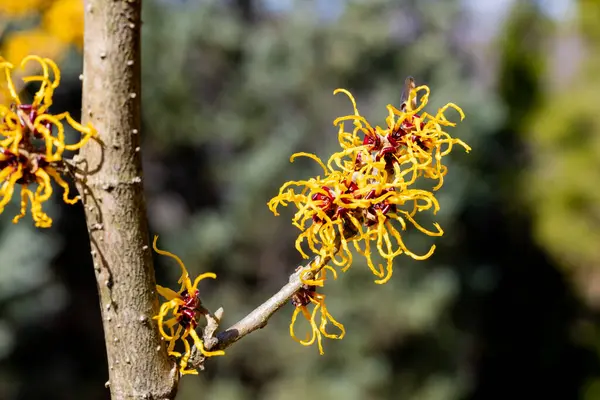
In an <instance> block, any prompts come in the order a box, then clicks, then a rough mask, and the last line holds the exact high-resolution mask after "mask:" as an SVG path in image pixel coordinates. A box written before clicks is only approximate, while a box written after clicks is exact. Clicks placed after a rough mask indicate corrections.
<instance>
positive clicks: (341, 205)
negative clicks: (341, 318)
mask: <svg viewBox="0 0 600 400" xmlns="http://www.w3.org/2000/svg"><path fill="white" fill-rule="evenodd" d="M337 93H343V94H345V95H346V96H348V98H349V99H350V101H351V102H352V106H353V110H354V112H353V114H352V115H348V116H344V117H340V118H337V119H336V120H335V121H334V125H336V126H337V127H338V129H339V131H338V142H339V145H340V148H341V149H340V151H338V152H336V153H334V154H333V155H331V156H330V157H329V160H328V161H327V163H324V162H323V161H321V159H320V158H319V157H317V156H316V155H314V154H310V153H296V154H294V155H293V156H292V157H291V160H290V161H292V162H293V161H294V159H295V158H297V157H309V158H311V159H313V160H314V161H316V162H317V163H318V164H319V165H320V166H321V168H322V169H323V174H322V175H319V176H317V177H313V178H310V179H308V180H299V181H291V182H287V183H285V184H284V185H283V186H282V187H281V188H280V190H279V194H278V195H277V196H275V197H274V198H273V199H272V200H271V201H270V202H269V204H268V205H269V208H270V209H271V211H272V212H273V213H274V214H275V215H278V211H277V208H278V207H279V206H287V205H288V204H290V203H293V204H294V205H295V207H296V208H297V212H296V214H295V215H294V217H293V219H292V222H293V224H294V225H295V226H296V227H297V228H298V229H299V230H300V231H301V233H300V234H299V236H298V239H297V240H296V248H297V250H298V251H299V252H300V254H301V255H302V256H303V257H304V258H310V256H309V253H310V254H312V255H318V256H320V259H321V260H330V263H331V264H333V265H334V266H335V267H337V268H339V269H340V270H341V271H342V272H345V271H347V270H348V268H350V266H351V265H352V261H353V257H354V254H353V253H354V252H356V253H357V254H359V255H360V256H362V257H364V258H365V260H366V263H367V265H368V267H369V268H370V270H371V271H372V273H373V274H374V275H375V276H376V280H375V282H376V283H378V284H383V283H386V282H387V281H388V280H389V279H390V278H391V276H392V272H393V261H394V259H395V258H396V257H397V256H399V255H401V254H405V255H407V256H409V257H411V258H413V259H416V260H424V259H427V258H428V257H430V256H431V255H432V254H433V252H434V250H435V245H432V246H431V247H430V249H429V251H427V252H426V253H425V254H416V253H414V252H412V251H411V250H409V249H408V248H407V246H406V245H405V243H404V241H403V239H402V234H401V232H403V231H405V230H407V229H408V228H409V227H410V226H412V227H413V228H416V229H417V230H419V231H421V232H422V233H424V234H425V235H428V236H442V235H443V231H442V228H441V227H440V226H439V225H438V224H437V223H434V224H433V227H432V228H426V227H424V226H422V225H421V224H419V222H417V214H418V213H422V212H424V211H432V213H433V214H435V213H436V212H437V211H438V210H439V204H438V201H437V199H436V197H435V194H434V192H435V191H436V190H438V189H439V188H440V187H441V186H442V185H443V183H444V176H445V175H446V173H447V167H446V166H445V165H444V164H443V162H442V161H443V158H444V156H446V155H448V154H449V153H450V152H451V151H452V149H453V146H454V145H460V146H462V147H463V148H464V149H466V150H467V151H469V150H470V147H469V146H468V145H466V144H465V143H464V142H462V141H461V140H459V139H456V138H453V137H451V136H450V135H449V134H448V133H447V132H445V131H444V128H445V127H453V126H455V125H456V124H455V123H454V122H451V121H449V120H448V119H447V118H446V115H445V114H446V113H447V111H448V110H449V109H454V110H455V111H457V112H458V114H459V116H460V118H461V120H462V118H464V114H463V112H462V110H461V109H460V108H459V107H458V106H456V105H455V104H453V103H449V104H446V105H445V106H444V107H442V108H440V109H439V110H438V111H437V113H436V114H435V115H433V114H428V113H427V112H425V111H424V110H423V109H424V107H425V106H426V105H427V102H428V99H429V88H428V87H427V86H419V87H416V86H415V84H414V80H412V78H408V79H407V81H406V87H405V92H404V95H403V98H404V101H403V102H402V104H401V106H400V108H396V107H395V106H393V105H388V106H387V111H388V117H387V118H386V125H385V127H380V126H372V125H371V124H370V123H369V122H368V121H367V120H366V119H365V118H364V117H363V116H361V115H360V113H359V111H358V108H357V105H356V101H355V100H354V97H353V96H352V94H350V92H348V91H346V90H344V89H337V90H336V91H334V94H337ZM347 122H352V125H353V129H352V130H351V131H350V132H349V131H347V130H346V126H345V123H347ZM426 180H429V181H432V182H433V184H432V187H431V190H426V189H421V188H417V187H416V184H418V183H420V182H423V181H426ZM350 243H352V247H353V248H351V247H350ZM373 249H375V250H376V253H377V256H378V257H380V258H381V259H382V260H383V261H384V264H380V263H376V262H375V261H374V260H373V255H374V250H373ZM322 268H323V265H322V264H321V263H313V264H311V268H310V270H307V271H305V273H304V274H302V276H301V279H302V280H303V283H304V284H305V285H306V286H305V288H304V289H303V290H301V292H302V293H310V294H311V296H309V298H310V299H311V300H310V301H311V302H312V303H315V302H317V303H318V304H319V305H320V308H321V309H322V310H323V313H324V318H325V319H327V318H330V316H329V314H328V313H327V312H326V308H325V305H324V296H323V295H318V296H315V295H314V290H312V289H311V288H312V287H316V286H323V284H324V279H321V278H319V276H320V275H319V271H320V270H321V269H322ZM328 268H331V269H333V268H332V267H328ZM314 274H317V275H316V278H314V279H310V277H311V276H312V275H314ZM302 296H303V295H301V297H302ZM304 303H307V302H306V301H302V302H298V301H296V302H295V305H296V312H295V313H294V318H293V320H292V324H293V323H294V320H295V317H296V315H297V314H298V313H299V312H303V314H304V315H305V317H306V319H307V320H309V321H311V324H312V325H313V327H314V326H315V323H314V315H309V314H308V313H306V311H305V309H304V308H303V307H304V306H305V304H304ZM317 303H315V304H317ZM298 310H301V311H298ZM315 310H316V308H315ZM332 322H333V320H332ZM336 326H337V325H336ZM323 327H324V324H323V323H322V324H321V327H320V330H319V331H320V333H322V334H323V335H324V336H326V337H329V336H327V335H326V334H325V332H324V330H323V329H322V328H323ZM291 329H292V328H291ZM313 331H314V329H313ZM292 336H293V335H292ZM311 343H312V341H305V342H302V344H305V345H309V344H311ZM320 348H321V347H320Z"/></svg>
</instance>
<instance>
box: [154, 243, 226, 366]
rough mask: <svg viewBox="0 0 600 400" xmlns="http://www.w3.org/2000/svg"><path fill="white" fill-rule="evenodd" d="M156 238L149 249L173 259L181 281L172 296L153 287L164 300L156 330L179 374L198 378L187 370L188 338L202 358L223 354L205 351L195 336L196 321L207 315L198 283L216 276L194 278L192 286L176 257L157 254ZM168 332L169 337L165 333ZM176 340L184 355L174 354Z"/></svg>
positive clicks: (163, 289) (188, 355) (208, 274)
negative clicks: (177, 364)
mask: <svg viewBox="0 0 600 400" xmlns="http://www.w3.org/2000/svg"><path fill="white" fill-rule="evenodd" d="M157 240H158V236H154V242H153V243H152V246H153V248H154V251H156V252H157V253H158V254H161V255H164V256H168V257H171V258H173V259H174V260H175V261H177V263H178V264H179V266H180V267H181V277H180V278H179V281H178V283H180V284H181V288H180V289H179V292H175V291H174V290H171V289H169V288H165V287H162V286H160V285H156V289H157V291H158V293H159V294H160V295H161V296H162V297H164V298H165V299H166V301H165V302H164V303H163V304H162V305H161V306H160V311H159V313H158V315H157V316H155V317H154V319H156V320H158V330H159V332H160V334H161V336H162V337H163V338H164V339H165V340H166V341H167V342H168V343H169V346H168V352H169V355H171V356H174V357H177V358H179V359H180V360H179V371H180V373H181V374H182V375H186V374H194V375H196V374H198V371H197V370H196V369H187V364H188V360H189V358H190V355H191V346H190V342H189V338H190V337H191V338H192V341H193V343H194V344H195V345H196V347H197V348H198V350H200V352H201V353H202V354H203V355H204V356H205V357H212V356H221V355H224V354H225V352H224V351H222V350H217V351H206V350H205V349H204V345H203V343H202V339H200V337H199V336H198V334H197V333H196V327H197V326H198V317H199V315H200V314H203V313H205V312H206V310H205V309H204V308H203V307H202V302H201V301H200V297H199V293H198V283H200V281H201V280H203V279H206V278H211V279H216V277H217V276H216V275H215V274H213V273H212V272H207V273H204V274H201V275H199V276H198V277H196V279H195V280H194V282H192V281H191V279H190V277H189V274H188V272H187V269H186V268H185V265H184V264H183V262H182V261H181V259H180V258H179V257H177V256H176V255H174V254H172V253H169V252H167V251H163V250H159V249H158V248H157V247H156V242H157ZM167 331H168V333H167ZM178 340H181V341H182V342H183V346H184V353H183V354H182V353H180V352H176V351H174V349H175V344H176V343H177V341H178Z"/></svg>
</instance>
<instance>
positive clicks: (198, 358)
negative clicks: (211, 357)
mask: <svg viewBox="0 0 600 400" xmlns="http://www.w3.org/2000/svg"><path fill="white" fill-rule="evenodd" d="M339 247H340V239H339V237H338V238H337V239H336V241H335V248H336V252H337V251H338V250H339ZM331 258H332V257H331V256H326V257H324V258H323V259H322V260H321V257H320V256H316V257H315V258H313V259H312V260H311V262H309V263H308V264H307V265H306V266H305V267H303V268H301V269H299V270H298V271H296V272H294V273H293V274H292V275H290V278H289V281H288V283H287V284H286V285H284V286H283V287H282V288H281V289H279V291H278V292H277V293H275V294H274V295H273V296H271V297H270V298H269V299H268V300H267V301H265V302H264V303H262V304H261V305H260V306H258V307H256V308H255V309H254V310H252V311H251V312H250V313H249V314H248V315H246V316H245V317H244V318H242V319H241V320H239V321H238V322H236V323H235V324H234V325H232V326H231V327H229V328H228V329H226V330H224V331H222V332H220V333H218V334H216V335H214V332H216V331H217V329H218V326H219V323H220V319H221V316H222V314H223V309H222V308H220V309H219V310H217V311H216V312H215V314H214V315H212V314H210V313H207V314H205V315H206V317H207V325H206V327H205V328H204V333H203V341H204V347H205V348H206V349H207V350H209V351H214V350H224V349H226V348H227V347H229V346H231V345H232V344H234V343H235V342H237V341H238V340H240V339H242V338H243V337H244V336H246V335H249V334H250V333H252V332H254V331H256V330H259V329H262V328H264V327H265V326H266V325H267V323H268V322H269V319H270V318H271V317H272V316H273V315H274V314H275V313H276V312H277V311H279V310H280V309H281V308H282V307H283V306H285V304H286V303H287V302H288V301H289V300H290V299H291V298H292V296H293V295H294V294H296V292H298V290H300V289H301V288H302V285H303V283H302V280H301V279H300V277H301V276H302V275H303V274H304V275H305V279H312V278H313V277H314V276H315V275H316V274H317V273H318V272H319V271H320V270H321V269H322V268H323V267H324V266H325V265H327V263H329V261H331ZM314 265H318V267H317V268H314ZM311 270H312V271H311ZM204 361H205V357H203V356H202V355H201V354H200V352H199V351H197V349H194V352H193V354H192V357H191V358H190V365H191V366H193V367H194V368H200V369H204Z"/></svg>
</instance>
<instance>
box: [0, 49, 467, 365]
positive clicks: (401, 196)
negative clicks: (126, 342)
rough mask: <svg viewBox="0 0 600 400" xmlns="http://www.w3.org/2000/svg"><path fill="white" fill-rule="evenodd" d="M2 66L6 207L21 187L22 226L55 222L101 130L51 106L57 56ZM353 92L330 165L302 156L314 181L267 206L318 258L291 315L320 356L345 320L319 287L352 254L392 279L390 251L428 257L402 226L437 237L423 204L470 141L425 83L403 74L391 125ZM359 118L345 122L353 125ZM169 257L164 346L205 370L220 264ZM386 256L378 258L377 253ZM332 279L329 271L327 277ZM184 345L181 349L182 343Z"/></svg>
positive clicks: (162, 313) (0, 157) (161, 326)
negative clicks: (453, 132)
mask: <svg viewBox="0 0 600 400" xmlns="http://www.w3.org/2000/svg"><path fill="white" fill-rule="evenodd" d="M18 69H20V70H21V71H36V72H34V73H33V74H29V73H25V74H23V73H21V74H20V75H19V74H16V70H18ZM0 73H1V74H2V76H3V78H4V82H5V87H3V88H2V90H3V91H4V92H5V93H6V95H5V98H7V99H9V101H8V102H4V103H0V214H1V213H2V212H3V211H4V208H5V206H6V205H7V204H8V203H9V202H10V201H11V199H12V198H13V195H14V193H15V191H16V189H19V190H20V212H19V214H18V215H16V216H14V218H13V222H14V223H17V222H18V221H19V220H20V219H21V218H22V217H24V216H25V215H26V214H27V212H28V210H30V213H31V216H32V219H33V221H34V223H35V225H36V226H37V227H44V228H45V227H50V226H51V225H52V219H51V218H50V217H49V216H48V215H47V214H46V213H45V212H44V211H43V204H44V203H45V202H46V201H48V200H49V199H50V197H51V196H52V195H53V193H54V189H53V182H54V183H56V184H57V185H58V186H59V187H61V188H62V189H63V195H62V198H63V200H64V201H65V202H66V203H68V204H74V203H76V202H77V201H78V200H79V197H78V196H75V197H72V196H70V193H69V185H68V183H67V182H66V180H65V179H64V176H65V175H66V174H68V173H69V171H70V165H71V164H69V163H68V162H67V160H65V159H64V155H65V152H66V151H74V150H78V149H80V148H81V147H82V146H83V145H84V144H85V143H86V142H87V141H89V139H90V138H92V137H95V136H97V132H96V130H95V129H94V127H93V126H92V125H90V124H88V125H85V126H84V125H82V124H80V123H78V122H77V121H75V120H74V119H73V118H72V117H71V116H70V115H69V113H59V114H53V113H52V111H51V107H52V104H53V95H54V91H55V90H56V88H57V87H58V86H59V84H60V70H59V68H58V66H57V65H56V64H55V62H54V61H52V60H51V59H48V58H43V57H39V56H33V55H31V56H27V57H25V58H24V59H23V60H22V61H21V62H20V64H19V66H18V67H15V66H14V65H13V64H11V63H10V62H8V61H6V60H4V59H2V58H0ZM16 75H17V76H19V77H20V80H21V81H22V85H20V86H19V87H24V86H26V85H29V84H33V85H38V88H37V91H35V94H34V95H33V98H32V99H31V100H30V101H25V100H23V99H22V98H21V96H19V91H18V89H17V85H16V84H15V80H16V79H15V76H16ZM338 93H341V94H344V95H346V96H347V97H348V98H349V99H350V101H351V104H352V107H353V113H352V114H350V115H347V116H343V117H340V118H337V119H336V120H335V121H334V125H335V126H337V127H338V142H339V146H340V149H339V151H337V152H335V153H334V154H332V155H331V156H330V157H329V159H328V160H327V161H326V162H324V161H322V160H321V159H320V158H319V157H317V156H316V155H314V154H310V153H296V154H294V155H293V156H292V158H291V161H293V160H294V159H295V158H297V157H308V158H311V159H312V160H314V161H315V162H316V163H318V164H319V165H320V167H321V168H322V170H323V173H322V174H321V175H318V176H316V177H312V178H309V179H306V180H298V181H291V182H287V183H285V184H284V185H283V186H282V187H281V189H280V191H279V194H278V195H277V196H275V197H274V198H273V199H271V201H270V202H269V203H268V206H269V208H270V209H271V211H272V212H273V213H274V214H275V215H278V207H279V206H287V205H290V204H293V205H294V206H295V207H296V209H297V211H296V213H295V215H294V217H293V218H292V223H293V225H294V226H296V227H297V228H298V229H299V230H300V233H299V235H298V238H297V240H296V248H297V250H298V252H299V253H300V254H301V256H302V257H304V258H307V259H308V258H311V257H314V260H313V261H312V262H311V263H310V264H309V268H306V269H302V273H301V275H300V279H301V281H302V286H301V287H300V289H299V290H298V291H297V292H296V293H295V294H294V295H293V296H292V298H291V301H292V304H293V305H294V307H295V309H294V312H293V315H292V318H291V323H290V328H289V329H290V335H291V337H292V338H293V339H294V340H296V341H298V342H299V343H301V344H302V345H304V346H310V345H312V344H314V343H317V346H318V350H319V353H320V354H323V353H324V350H323V343H322V341H323V337H325V338H329V339H342V338H343V337H344V335H345V333H346V331H345V328H344V325H343V324H342V323H340V322H338V321H337V320H336V319H335V318H334V317H333V316H332V314H331V313H330V311H329V309H328V307H327V305H326V302H325V298H326V296H325V295H324V294H323V293H322V289H323V287H324V286H325V283H326V282H329V281H331V280H332V279H333V280H335V279H337V278H338V275H339V274H340V273H344V272H346V271H348V270H349V268H350V267H351V265H352V263H353V259H354V257H356V254H358V255H359V256H361V257H363V258H364V259H365V260H366V263H367V265H368V267H369V269H370V270H371V272H372V273H373V274H374V275H375V278H376V279H375V283H377V284H384V283H386V282H388V281H389V280H390V278H391V277H392V273H393V264H394V260H395V259H396V258H397V257H398V256H401V255H403V254H404V255H407V256H409V257H411V258H413V259H416V260H425V259H427V258H429V257H430V256H431V255H432V254H433V253H434V251H435V245H434V244H432V245H431V247H430V249H429V251H427V252H425V253H424V254H416V253H414V252H412V251H411V250H410V249H409V248H408V247H407V246H406V244H405V243H404V240H403V233H404V232H405V231H406V230H407V229H408V228H409V227H413V228H415V229H417V230H419V231H420V232H422V233H423V234H425V235H427V236H431V237H436V236H442V235H443V230H442V228H441V226H440V225H439V224H437V223H434V224H433V226H431V227H425V226H423V225H421V224H420V223H419V222H418V220H419V215H420V214H421V213H423V212H430V213H432V214H434V215H435V214H436V213H437V211H438V210H439V208H440V205H439V203H438V201H437V199H436V196H435V192H436V191H437V190H438V189H439V188H441V187H442V185H443V183H444V176H445V175H446V174H447V172H448V169H447V167H446V166H445V165H444V163H443V161H444V157H445V156H447V155H448V154H449V153H450V152H451V151H452V150H453V148H454V146H455V145H458V146H460V147H462V148H464V149H465V150H467V151H469V150H470V148H469V146H468V145H466V144H465V143H463V142H462V141H461V140H459V139H456V138H453V137H452V136H450V134H449V133H447V132H446V131H445V129H446V128H448V127H454V126H455V125H456V123H455V122H452V121H451V120H449V119H448V118H447V117H446V113H447V112H448V111H450V109H452V110H454V111H455V113H456V114H457V115H458V116H459V117H460V119H461V120H462V118H464V114H463V112H462V110H461V109H460V108H459V107H458V106H456V105H455V104H453V103H448V104H446V105H445V106H444V107H442V108H440V109H439V110H437V112H436V113H435V114H429V113H428V112H426V111H425V110H424V108H425V106H426V105H427V102H428V98H429V88H428V87H427V86H419V87H416V86H415V85H414V81H413V80H412V79H408V80H407V84H406V88H405V93H404V95H403V97H404V101H403V102H402V104H401V105H400V107H399V108H396V107H395V106H393V105H388V106H387V110H388V117H387V118H386V121H385V122H386V123H385V126H384V127H381V126H378V125H376V126H373V125H372V124H370V123H369V122H368V121H367V120H366V119H365V118H364V117H363V116H361V115H360V113H359V111H358V107H357V105H356V101H355V99H354V97H353V96H352V94H350V92H348V91H346V90H344V89H337V90H336V91H335V92H334V94H338ZM348 123H350V124H351V125H352V128H351V129H349V130H348V129H347V124H348ZM65 125H69V126H70V127H72V128H73V129H74V130H75V131H77V132H78V133H79V134H80V138H79V140H78V141H76V142H75V143H72V144H69V143H67V142H66V141H65V140H66V138H65ZM423 181H430V182H432V184H431V189H430V190H426V189H420V188H417V184H419V183H421V182H423ZM157 239H158V237H155V238H154V243H153V247H154V250H155V251H156V252H157V253H158V254H161V255H165V256H168V257H170V258H172V259H174V260H175V261H176V262H177V264H178V265H179V267H180V268H181V276H180V279H179V281H178V283H179V284H180V285H181V286H180V287H179V288H178V290H177V291H174V290H172V289H169V288H166V287H162V286H160V285H157V292H158V294H159V295H160V296H162V297H163V298H164V299H165V301H164V302H163V303H162V304H161V306H160V308H159V312H158V314H157V315H155V316H154V319H155V320H156V321H157V325H158V330H159V332H160V335H161V337H162V338H163V340H164V341H165V343H166V344H167V350H168V354H169V355H170V356H172V357H174V358H175V359H177V360H178V362H177V369H178V371H179V373H180V374H182V375H185V374H197V373H198V371H197V368H195V367H190V366H188V364H189V360H190V357H191V355H192V352H193V347H195V348H196V349H197V350H198V351H199V352H200V353H201V354H202V355H203V356H204V357H212V356H220V355H224V354H225V353H224V351H223V350H221V349H216V350H211V349H207V348H206V347H205V346H204V343H203V340H202V339H201V337H200V336H199V335H198V333H197V328H198V327H199V325H200V322H201V321H202V319H203V318H204V319H206V320H208V318H207V317H208V316H209V312H208V310H206V309H205V308H204V307H203V306H202V302H201V300H200V296H199V291H198V284H199V283H200V281H202V280H203V279H206V278H211V279H215V278H216V275H215V274H213V273H204V274H201V275H199V276H198V277H196V278H195V279H193V280H192V279H191V278H190V276H189V274H188V272H187V269H186V268H185V265H184V264H183V262H182V261H181V259H180V258H179V257H177V256H176V255H174V254H172V253H169V252H167V251H164V250H160V249H158V247H157ZM375 254H376V255H378V256H379V257H381V258H382V259H383V260H384V263H383V264H379V263H376V262H375V261H374V259H373V255H375ZM330 278H331V279H330ZM300 316H301V318H302V319H304V320H306V322H307V323H308V325H309V326H310V332H311V333H310V334H309V335H308V337H307V338H306V339H302V338H299V337H298V336H297V335H296V333H295V324H296V322H297V320H298V317H300ZM178 343H180V347H182V348H181V349H176V348H175V347H176V346H177V344H178Z"/></svg>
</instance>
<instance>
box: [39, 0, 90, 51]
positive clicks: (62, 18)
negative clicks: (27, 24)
mask: <svg viewBox="0 0 600 400" xmlns="http://www.w3.org/2000/svg"><path fill="white" fill-rule="evenodd" d="M43 25H44V28H45V29H46V30H47V31H48V32H49V33H50V34H52V35H54V37H56V38H57V39H59V40H61V41H62V42H64V43H68V44H74V45H75V46H77V47H78V48H79V49H81V48H82V47H83V1H81V0H55V1H54V2H53V3H52V5H51V6H50V8H49V9H48V11H46V12H45V13H44V23H43Z"/></svg>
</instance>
